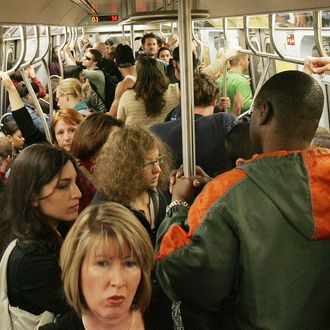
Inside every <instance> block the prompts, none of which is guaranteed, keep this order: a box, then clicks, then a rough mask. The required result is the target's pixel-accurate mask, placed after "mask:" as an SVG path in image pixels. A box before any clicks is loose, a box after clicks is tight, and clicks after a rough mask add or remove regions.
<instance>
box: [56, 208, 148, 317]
mask: <svg viewBox="0 0 330 330" xmlns="http://www.w3.org/2000/svg"><path fill="white" fill-rule="evenodd" d="M113 241H115V243H116V244H117V246H118V248H117V249H116V250H117V251H118V253H119V257H121V255H122V254H123V251H124V250H125V248H127V247H128V248H129V250H130V252H131V254H132V256H133V257H134V258H135V259H136V262H137V264H138V266H139V267H140V268H141V280H140V283H139V286H138V288H137V291H136V293H135V297H134V299H133V303H132V306H131V308H132V310H139V311H141V312H142V313H143V312H144V311H145V310H146V308H147V307H148V305H149V302H150V297H151V280H150V273H151V270H152V268H153V266H154V252H153V248H152V245H151V241H150V238H149V235H148V233H147V232H146V230H145V229H144V228H143V226H142V224H141V223H140V222H139V220H138V219H137V218H136V217H135V216H134V215H133V213H132V212H131V211H129V210H128V209H127V208H126V207H124V206H122V205H120V204H118V203H113V202H110V203H105V204H98V205H91V206H89V207H87V208H86V209H85V210H84V211H83V212H82V213H81V214H80V216H79V217H78V219H77V220H76V221H75V223H74V225H73V227H72V228H71V229H70V231H69V234H68V235H67V237H66V239H65V240H64V243H63V245H62V248H61V254H60V264H61V268H62V279H63V285H64V291H65V294H66V297H67V300H68V302H69V304H70V305H71V306H72V307H73V308H74V309H75V310H76V311H77V313H78V314H79V315H82V314H86V313H87V312H88V307H87V305H88V301H85V298H84V295H83V294H84V293H83V292H82V290H81V285H80V278H81V267H82V263H83V261H84V259H85V258H86V257H87V258H88V257H89V256H93V254H95V253H96V250H97V249H98V248H102V249H109V246H110V244H111V243H112V242H113Z"/></svg>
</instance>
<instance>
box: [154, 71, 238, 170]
mask: <svg viewBox="0 0 330 330" xmlns="http://www.w3.org/2000/svg"><path fill="white" fill-rule="evenodd" d="M218 94H219V90H218V88H216V87H215V84H214V81H213V80H211V79H210V78H208V77H206V76H204V75H200V74H198V73H196V74H195V77H194V104H195V109H194V110H195V116H194V118H195V142H196V145H195V150H196V164H197V165H199V166H201V167H202V168H203V169H204V171H205V172H206V173H207V174H208V175H210V176H212V177H214V176H215V175H217V174H219V173H221V172H223V171H226V170H229V169H231V168H232V166H231V165H230V163H229V161H228V159H227V158H226V155H225V137H226V133H227V127H228V126H229V125H230V124H231V123H232V122H233V121H234V120H235V117H234V116H233V115H232V114H230V113H225V112H222V113H217V114H213V111H214V105H215V103H216V100H217V96H218ZM150 129H151V131H152V132H153V133H155V134H156V135H158V137H159V138H161V139H162V140H163V142H165V143H166V144H167V145H169V147H170V148H171V149H172V151H173V153H174V155H175V161H176V163H175V164H176V165H175V166H176V168H178V167H179V166H180V165H181V164H182V162H183V157H182V123H181V120H174V121H169V122H165V123H161V124H157V125H154V126H152V127H151V128H150Z"/></svg>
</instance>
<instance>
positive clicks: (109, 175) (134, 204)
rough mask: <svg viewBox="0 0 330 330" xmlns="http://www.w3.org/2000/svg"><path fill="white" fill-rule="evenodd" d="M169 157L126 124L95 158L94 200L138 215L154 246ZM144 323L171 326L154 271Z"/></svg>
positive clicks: (162, 212)
mask: <svg viewBox="0 0 330 330" xmlns="http://www.w3.org/2000/svg"><path fill="white" fill-rule="evenodd" d="M170 163H171V162H170V157H169V154H168V152H167V150H166V147H165V146H164V144H163V143H162V142H161V141H160V140H159V139H158V138H157V137H156V136H154V135H152V133H151V132H150V131H149V130H147V129H146V128H143V127H141V126H135V125H134V126H126V127H123V128H121V129H120V130H117V131H116V132H113V133H112V134H111V135H110V137H109V139H108V141H107V142H106V143H105V145H104V146H103V148H102V150H101V152H100V154H99V156H98V158H97V160H96V169H95V172H94V173H95V177H96V183H97V187H98V188H99V189H100V191H99V192H98V193H97V195H96V197H95V198H94V202H100V201H113V202H118V203H120V204H122V205H124V206H126V207H127V208H128V209H130V210H131V211H132V212H133V214H134V215H135V216H136V217H137V218H138V220H139V221H140V222H141V224H142V225H143V227H144V228H145V229H146V230H147V232H148V234H149V236H150V238H151V241H152V243H153V246H155V240H156V233H157V229H158V227H159V225H160V223H161V222H162V220H163V218H164V216H165V211H166V200H165V198H164V195H163V194H162V193H161V191H160V188H161V187H164V188H165V185H166V180H167V178H168V177H169V175H168V174H169V170H170ZM152 280H153V288H152V298H151V304H150V307H149V309H148V310H147V311H146V313H145V315H144V318H145V322H146V323H148V324H150V325H151V326H150V329H158V330H160V329H164V330H165V329H172V328H173V325H172V319H171V302H170V301H169V300H168V298H167V297H166V296H165V294H164V293H163V291H162V289H161V288H160V286H159V284H158V283H157V279H156V277H155V274H153V276H152Z"/></svg>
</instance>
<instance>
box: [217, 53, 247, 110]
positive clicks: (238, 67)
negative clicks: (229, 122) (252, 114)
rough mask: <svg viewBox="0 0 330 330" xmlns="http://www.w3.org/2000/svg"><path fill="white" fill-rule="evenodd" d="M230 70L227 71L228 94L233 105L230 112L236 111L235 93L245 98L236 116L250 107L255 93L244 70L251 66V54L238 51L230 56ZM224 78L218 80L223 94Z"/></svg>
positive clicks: (218, 85)
mask: <svg viewBox="0 0 330 330" xmlns="http://www.w3.org/2000/svg"><path fill="white" fill-rule="evenodd" d="M229 64H230V70H228V72H227V76H226V80H227V96H228V97H229V98H230V103H231V106H230V107H229V109H228V111H229V112H234V105H235V99H234V97H235V95H237V94H239V96H240V98H242V99H243V105H242V108H241V109H238V112H237V113H235V112H234V114H235V116H239V115H240V113H241V111H242V112H244V111H247V110H249V109H250V106H251V103H252V99H253V95H252V90H251V84H250V78H249V77H247V76H245V75H244V71H246V70H247V69H248V68H249V55H247V54H245V53H238V54H237V55H236V56H234V57H231V58H229ZM223 79H224V77H221V78H219V79H218V80H217V87H219V89H220V91H221V93H222V95H223V94H224V91H223V85H224V84H223Z"/></svg>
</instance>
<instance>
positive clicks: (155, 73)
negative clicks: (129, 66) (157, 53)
mask: <svg viewBox="0 0 330 330" xmlns="http://www.w3.org/2000/svg"><path fill="white" fill-rule="evenodd" d="M136 71H137V78H136V83H135V85H134V87H133V88H132V89H130V90H127V91H126V92H125V93H124V94H123V95H122V96H121V98H120V101H119V105H118V112H117V118H118V119H121V120H123V121H124V122H125V124H144V125H147V126H150V125H153V124H156V123H160V122H163V121H164V119H165V117H166V115H167V114H168V113H169V112H170V111H171V110H172V109H173V108H174V107H176V106H177V105H178V104H179V102H180V92H179V87H178V85H177V84H170V83H169V81H168V78H167V77H166V75H165V74H164V72H163V70H162V68H161V67H160V66H159V64H158V63H157V61H156V60H154V59H153V58H149V57H148V56H141V57H140V59H139V61H138V62H137V64H136Z"/></svg>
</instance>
